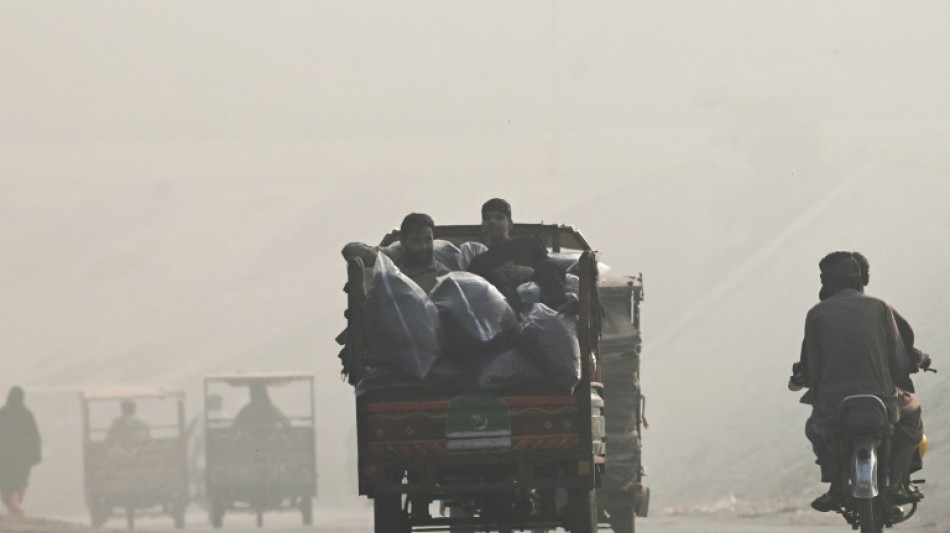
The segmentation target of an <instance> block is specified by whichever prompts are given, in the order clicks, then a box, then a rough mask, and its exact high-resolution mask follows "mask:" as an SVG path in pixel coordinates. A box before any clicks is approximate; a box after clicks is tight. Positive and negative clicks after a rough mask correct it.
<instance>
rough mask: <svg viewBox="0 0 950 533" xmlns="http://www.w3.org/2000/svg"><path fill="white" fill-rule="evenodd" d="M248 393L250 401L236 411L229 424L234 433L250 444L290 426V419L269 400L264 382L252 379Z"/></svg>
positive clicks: (263, 439)
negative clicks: (232, 420) (231, 423)
mask: <svg viewBox="0 0 950 533" xmlns="http://www.w3.org/2000/svg"><path fill="white" fill-rule="evenodd" d="M248 393H249V394H250V397H251V399H250V401H249V402H248V403H247V404H246V405H244V407H242V408H241V410H240V411H238V414H237V416H235V417H234V423H233V425H232V426H231V429H232V430H233V431H234V433H235V435H239V436H241V437H242V438H245V439H246V440H247V441H248V442H249V443H251V444H259V443H263V442H267V441H269V440H270V439H271V438H272V437H273V436H275V435H276V434H277V433H278V432H279V431H282V430H284V429H287V428H289V427H290V420H288V419H287V417H286V416H285V415H284V413H283V412H281V410H280V408H278V407H277V406H276V405H275V404H274V402H273V401H272V400H271V398H270V394H268V392H267V384H266V383H264V382H263V381H252V382H251V383H250V384H249V385H248Z"/></svg>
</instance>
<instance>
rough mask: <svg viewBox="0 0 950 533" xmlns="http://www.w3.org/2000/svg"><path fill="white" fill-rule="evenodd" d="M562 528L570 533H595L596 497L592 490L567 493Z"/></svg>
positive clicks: (574, 490)
mask: <svg viewBox="0 0 950 533" xmlns="http://www.w3.org/2000/svg"><path fill="white" fill-rule="evenodd" d="M564 526H565V529H567V530H568V531H570V532H571V533H597V497H596V493H595V492H594V490H593V489H571V490H570V491H568V493H567V517H566V520H565V524H564Z"/></svg>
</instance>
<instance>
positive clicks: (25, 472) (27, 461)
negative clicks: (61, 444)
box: [0, 387, 42, 515]
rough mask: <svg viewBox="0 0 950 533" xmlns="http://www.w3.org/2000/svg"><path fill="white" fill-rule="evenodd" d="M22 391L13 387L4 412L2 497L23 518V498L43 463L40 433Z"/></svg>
mask: <svg viewBox="0 0 950 533" xmlns="http://www.w3.org/2000/svg"><path fill="white" fill-rule="evenodd" d="M24 397H25V394H24V393H23V389H21V388H20V387H11V388H10V392H9V393H8V394H7V403H6V404H5V405H4V406H3V407H2V408H0V496H2V498H3V504H4V505H6V507H7V511H8V512H9V513H10V514H12V515H22V514H23V509H22V507H21V505H22V503H23V494H24V492H25V491H26V486H27V483H28V481H29V479H30V470H31V469H32V468H33V467H34V466H35V465H37V464H39V462H40V458H41V457H42V454H41V449H40V448H41V447H40V432H39V430H38V429H37V427H36V420H35V419H34V418H33V413H31V412H30V410H29V409H27V408H26V404H25V403H24V401H23V399H24Z"/></svg>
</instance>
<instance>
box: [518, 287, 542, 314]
mask: <svg viewBox="0 0 950 533" xmlns="http://www.w3.org/2000/svg"><path fill="white" fill-rule="evenodd" d="M518 299H519V300H521V308H522V309H531V306H532V305H534V304H536V303H538V302H540V301H541V287H539V286H538V284H537V283H535V282H533V281H526V282H524V283H522V284H521V285H518Z"/></svg>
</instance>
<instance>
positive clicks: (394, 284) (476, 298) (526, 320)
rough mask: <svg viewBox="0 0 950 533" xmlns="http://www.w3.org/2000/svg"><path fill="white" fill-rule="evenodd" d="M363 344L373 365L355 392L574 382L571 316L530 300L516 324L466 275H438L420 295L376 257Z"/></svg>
mask: <svg viewBox="0 0 950 533" xmlns="http://www.w3.org/2000/svg"><path fill="white" fill-rule="evenodd" d="M466 244H468V243H466ZM465 248H466V247H465V245H463V251H464V250H465ZM461 257H462V258H463V260H464V258H465V255H464V254H463V255H462V256H461ZM519 289H520V288H519ZM519 292H521V291H520V290H519ZM366 346H367V350H368V351H369V352H370V353H371V354H372V355H373V356H375V359H376V361H378V362H379V363H380V365H379V367H378V368H376V369H374V370H373V371H372V372H370V373H368V374H367V376H366V377H365V378H364V380H363V382H361V383H360V386H359V387H358V393H362V392H365V391H366V390H370V389H373V390H376V389H378V388H382V387H393V386H407V385H412V384H414V383H415V384H418V383H419V382H422V383H424V384H426V385H429V386H433V387H437V388H471V387H478V388H481V389H502V388H514V387H519V386H544V387H549V388H550V387H555V388H557V389H560V390H564V391H571V390H573V388H574V386H576V385H577V383H578V382H579V381H580V377H581V373H580V347H579V345H578V341H577V324H576V321H575V319H574V318H573V317H569V316H565V315H561V314H558V313H557V312H556V311H554V310H552V309H551V308H549V307H547V306H546V305H544V304H541V303H537V302H536V301H535V302H532V305H531V306H530V312H528V313H527V314H526V315H525V316H524V317H523V320H522V322H521V323H519V322H518V318H517V315H516V314H515V313H514V311H513V310H512V309H511V306H510V305H508V302H507V301H506V300H505V297H504V296H503V295H502V294H501V293H500V292H499V291H498V289H496V288H495V287H494V286H493V285H491V284H490V283H489V282H488V281H486V280H485V279H484V278H482V277H480V276H478V275H475V274H472V273H468V272H452V273H450V274H448V275H446V276H443V277H442V278H440V279H439V282H438V284H436V286H435V287H434V288H433V289H432V291H431V293H430V294H428V295H427V294H425V292H424V291H423V290H422V289H420V288H419V286H418V285H416V284H415V283H414V282H413V281H412V280H410V279H409V278H407V277H406V276H404V275H403V274H402V273H401V272H399V269H398V268H397V267H396V266H395V265H393V263H392V261H391V260H390V259H389V258H388V257H387V256H386V255H385V254H383V253H380V254H378V256H377V260H376V265H375V267H374V270H373V288H372V290H371V291H370V294H369V298H368V299H367V303H366Z"/></svg>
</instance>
